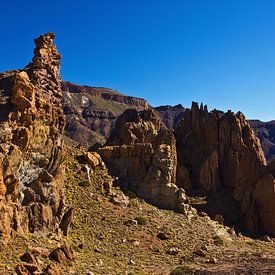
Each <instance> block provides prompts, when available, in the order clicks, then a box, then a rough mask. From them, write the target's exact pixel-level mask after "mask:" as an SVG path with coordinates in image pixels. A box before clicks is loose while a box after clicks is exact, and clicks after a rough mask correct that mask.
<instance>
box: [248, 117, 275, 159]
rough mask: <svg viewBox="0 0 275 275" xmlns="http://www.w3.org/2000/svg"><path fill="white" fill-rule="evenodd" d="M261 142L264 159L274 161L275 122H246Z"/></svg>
mask: <svg viewBox="0 0 275 275" xmlns="http://www.w3.org/2000/svg"><path fill="white" fill-rule="evenodd" d="M248 122H249V124H250V125H251V127H252V128H253V130H254V131H255V133H256V135H257V136H258V138H259V139H260V141H261V145H262V148H263V151H264V153H265V156H266V159H267V160H268V161H270V160H271V159H275V120H272V121H269V122H262V121H260V120H249V121H248Z"/></svg>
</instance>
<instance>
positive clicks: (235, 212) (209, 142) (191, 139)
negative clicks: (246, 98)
mask: <svg viewBox="0 0 275 275" xmlns="http://www.w3.org/2000/svg"><path fill="white" fill-rule="evenodd" d="M175 134H176V139H177V154H178V166H179V167H185V168H186V169H187V170H188V171H189V174H190V180H191V188H190V186H188V188H186V190H187V191H188V192H194V191H196V192H198V193H200V194H204V195H207V196H208V199H209V200H208V202H209V205H210V206H211V211H212V213H211V214H212V215H213V216H214V215H215V214H220V213H221V214H222V215H223V217H224V218H225V221H227V222H229V223H233V224H234V223H235V224H242V222H243V221H244V225H245V226H246V228H248V229H249V230H250V232H259V231H261V230H264V231H266V232H269V233H271V234H273V235H275V227H274V223H273V221H275V213H274V212H273V210H272V209H274V207H275V197H274V196H275V191H274V178H273V177H272V175H270V174H269V172H268V169H267V168H266V160H265V157H264V154H263V151H262V149H261V146H260V142H259V140H258V138H257V137H256V135H255V133H254V132H253V130H252V129H251V128H250V126H249V124H248V122H247V121H246V119H245V117H244V115H243V114H242V113H240V112H239V113H237V114H234V113H232V112H230V111H228V112H227V113H225V114H222V113H220V112H218V111H212V112H208V110H207V107H206V106H201V107H200V108H199V106H198V105H197V104H196V103H193V105H192V108H191V110H186V111H185V114H184V117H183V120H182V121H181V122H180V123H179V125H178V128H177V129H176V131H175ZM181 169H182V168H181ZM270 169H271V168H270ZM183 174H184V173H183ZM185 174H186V173H185ZM183 178H184V177H183V176H180V173H179V172H178V177H177V184H178V186H185V185H186V183H184V181H183ZM267 190H269V191H267ZM267 193H268V194H267Z"/></svg>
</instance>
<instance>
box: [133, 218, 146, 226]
mask: <svg viewBox="0 0 275 275" xmlns="http://www.w3.org/2000/svg"><path fill="white" fill-rule="evenodd" d="M135 220H136V221H137V223H138V225H145V224H146V223H147V219H146V218H145V217H136V218H135Z"/></svg>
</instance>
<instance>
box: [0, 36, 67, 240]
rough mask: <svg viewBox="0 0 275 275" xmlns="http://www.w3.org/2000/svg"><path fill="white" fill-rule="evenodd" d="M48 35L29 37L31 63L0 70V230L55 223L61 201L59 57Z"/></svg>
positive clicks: (41, 227)
mask: <svg viewBox="0 0 275 275" xmlns="http://www.w3.org/2000/svg"><path fill="white" fill-rule="evenodd" d="M53 39H54V34H53V33H47V34H45V35H42V36H40V37H39V38H37V39H35V44H36V48H35V50H34V57H33V60H32V62H31V63H30V64H29V65H28V66H27V67H26V68H25V69H23V70H16V71H9V72H6V73H1V74H0V212H1V215H0V232H1V237H0V238H1V243H2V245H3V244H6V243H7V241H8V239H9V237H10V235H11V231H12V230H17V231H21V232H25V231H28V230H30V231H32V232H34V231H36V230H42V231H44V230H48V229H49V228H54V227H56V226H58V224H56V223H58V222H57V221H58V220H59V219H60V218H61V215H62V207H63V205H64V202H63V180H64V178H63V169H62V166H61V162H62V134H63V129H64V125H65V120H64V115H63V111H62V106H61V96H62V94H61V79H60V74H59V69H60V59H61V55H60V54H59V53H58V51H57V49H56V46H55V45H54V44H53Z"/></svg>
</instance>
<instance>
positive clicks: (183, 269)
mask: <svg viewBox="0 0 275 275" xmlns="http://www.w3.org/2000/svg"><path fill="white" fill-rule="evenodd" d="M193 271H194V270H193V269H192V268H191V267H189V266H178V267H176V268H175V269H174V270H173V271H171V273H170V275H182V274H186V273H193Z"/></svg>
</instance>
